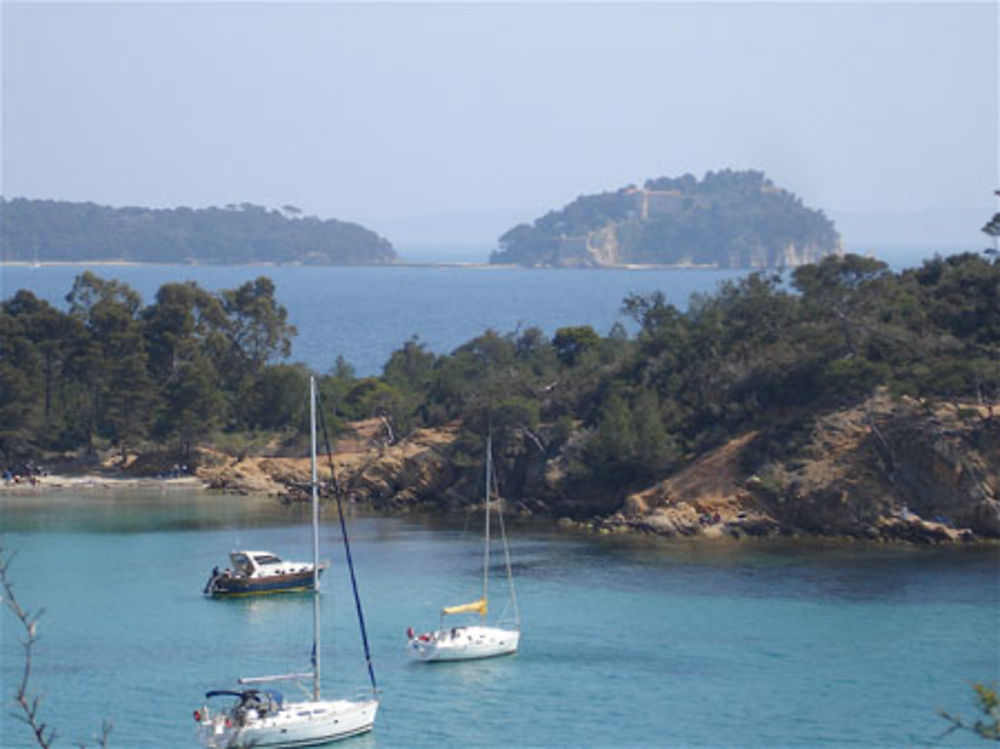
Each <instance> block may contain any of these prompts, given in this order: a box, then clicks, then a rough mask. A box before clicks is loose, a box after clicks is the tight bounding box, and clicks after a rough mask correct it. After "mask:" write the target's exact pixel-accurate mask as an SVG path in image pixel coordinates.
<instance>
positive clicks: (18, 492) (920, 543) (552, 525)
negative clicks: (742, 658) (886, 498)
mask: <svg viewBox="0 0 1000 749" xmlns="http://www.w3.org/2000/svg"><path fill="white" fill-rule="evenodd" d="M208 473H209V472H203V473H202V474H201V475H198V474H196V475H188V476H179V477H154V476H113V475H108V474H107V473H94V472H87V473H78V474H77V473H73V474H68V473H54V474H49V475H45V476H39V477H36V480H35V483H30V482H28V481H27V480H22V481H20V482H19V483H14V482H13V481H3V482H0V503H2V502H3V501H4V499H5V498H10V499H14V498H18V499H24V498H26V497H31V496H35V497H40V496H57V495H60V494H63V493H64V492H71V491H76V492H82V493H85V494H86V495H88V496H99V495H101V494H103V493H107V494H108V495H109V496H111V495H113V494H116V493H118V492H123V491H128V490H136V489H147V490H148V489H158V490H160V491H161V492H164V493H166V492H172V491H177V492H182V491H183V492H196V493H204V494H206V495H207V494H212V495H215V496H218V497H219V498H229V499H231V500H233V501H239V500H240V499H242V498H244V497H254V498H258V499H260V498H269V499H271V500H272V501H274V502H275V503H281V504H290V503H294V502H296V501H297V499H296V498H295V496H294V490H295V489H296V488H297V485H298V482H297V481H295V480H293V479H292V478H290V477H288V476H286V477H285V480H286V481H287V482H288V483H287V484H286V485H285V491H280V490H279V491H276V490H275V489H274V487H273V486H272V487H270V488H265V487H264V486H262V485H260V484H258V483H256V482H254V481H250V482H248V484H247V486H236V485H232V484H229V483H228V482H227V481H225V480H220V475H219V474H217V473H216V474H214V475H211V476H210V475H207V474H208ZM358 506H359V507H360V509H361V510H362V511H364V512H366V513H371V514H372V515H374V516H382V517H394V516H395V517H401V516H408V515H412V516H416V515H421V516H422V515H427V516H432V517H435V518H437V519H439V520H440V521H441V522H445V523H447V522H449V521H454V522H458V520H460V519H464V518H466V516H467V513H468V508H467V507H465V508H455V507H450V506H448V507H441V506H440V505H432V504H425V503H417V504H414V503H405V504H396V503H393V502H389V503H374V502H372V501H362V502H360V503H359V504H358ZM514 515H516V516H517V517H518V518H519V520H520V521H521V522H532V523H538V524H540V525H541V526H545V527H547V528H549V529H551V530H554V531H556V532H559V533H576V534H582V535H584V536H589V537H594V538H597V537H610V536H614V537H619V538H622V539H627V538H631V539H635V540H636V541H640V540H643V539H645V540H648V541H656V540H660V541H674V542H683V543H691V544H718V543H724V544H725V543H731V544H743V543H748V542H752V543H763V544H768V543H776V544H787V543H796V544H805V545H809V546H812V545H815V546H818V547H829V546H831V545H843V544H849V545H859V544H860V545H866V546H871V547H873V548H886V549H891V548H901V547H926V548H940V547H945V548H953V549H958V548H963V549H964V548H976V547H982V548H991V547H998V546H1000V541H998V540H996V539H992V538H987V537H982V536H977V535H975V534H972V533H971V532H969V531H968V530H967V529H954V528H949V527H946V526H944V525H942V524H940V523H936V522H933V521H929V520H924V519H923V518H920V517H918V516H916V515H914V514H912V513H910V514H909V515H908V516H906V517H896V518H887V519H886V522H885V525H886V528H887V529H889V528H890V527H891V529H892V532H891V533H888V534H887V535H885V536H882V537H879V538H873V537H870V536H867V537H866V536H858V535H851V534H847V533H833V534H827V533H813V532H808V531H804V530H802V529H795V530H789V529H786V530H785V531H783V532H779V533H760V532H759V529H758V528H757V527H756V525H757V523H758V521H759V518H738V517H736V516H727V517H724V518H721V519H717V520H716V522H714V523H710V524H708V525H706V526H704V527H703V528H701V529H700V532H697V533H672V532H668V533H663V532H658V529H656V528H655V527H653V525H650V524H648V523H640V524H631V523H628V522H624V518H623V517H622V515H621V514H620V513H617V514H615V515H613V516H611V517H608V518H603V519H598V518H593V519H590V520H573V519H570V518H568V517H554V516H550V515H545V514H537V513H532V512H527V511H525V510H524V508H523V507H522V508H520V511H517V510H515V511H514ZM511 520H512V521H513V518H512V519H511Z"/></svg>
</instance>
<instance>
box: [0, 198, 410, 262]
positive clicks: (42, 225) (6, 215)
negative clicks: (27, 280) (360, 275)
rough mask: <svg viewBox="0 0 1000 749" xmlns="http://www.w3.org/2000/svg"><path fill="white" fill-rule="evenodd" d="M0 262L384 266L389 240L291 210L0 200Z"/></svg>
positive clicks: (389, 257)
mask: <svg viewBox="0 0 1000 749" xmlns="http://www.w3.org/2000/svg"><path fill="white" fill-rule="evenodd" d="M0 217H2V221H3V227H4V229H3V232H2V233H0V260H2V261H3V262H30V263H40V262H92V261H121V262H133V263H167V264H172V263H180V264H184V263H189V264H199V265H240V264H299V265H386V264H391V263H394V262H396V260H397V257H396V252H395V250H394V249H393V247H392V245H391V244H390V243H389V241H388V240H386V239H384V238H382V237H380V236H379V235H378V234H376V233H375V232H373V231H371V230H369V229H366V228H365V227H363V226H359V225H358V224H353V223H348V222H345V221H338V220H336V219H326V220H323V219H319V218H316V217H314V216H306V215H303V213H302V211H300V210H299V209H298V208H296V207H295V206H292V205H286V206H282V208H281V209H280V210H279V209H272V210H269V209H267V208H263V207H261V206H257V205H253V204H251V203H241V204H239V205H227V206H225V207H224V208H185V207H180V208H174V209H152V208H136V207H128V208H111V207H107V206H101V205H97V204H95V203H72V202H66V201H57V200H28V199H26V198H14V199H11V200H6V199H3V198H0Z"/></svg>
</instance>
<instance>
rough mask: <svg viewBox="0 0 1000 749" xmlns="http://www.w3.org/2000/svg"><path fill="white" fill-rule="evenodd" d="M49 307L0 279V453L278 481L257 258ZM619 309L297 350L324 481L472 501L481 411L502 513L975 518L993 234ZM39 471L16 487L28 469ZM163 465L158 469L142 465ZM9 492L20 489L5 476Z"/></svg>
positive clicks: (614, 525)
mask: <svg viewBox="0 0 1000 749" xmlns="http://www.w3.org/2000/svg"><path fill="white" fill-rule="evenodd" d="M66 299H67V303H68V311H62V310H59V309H57V308H55V307H53V306H52V305H50V304H48V303H47V302H44V301H42V300H39V299H38V298H37V297H35V296H34V294H32V293H31V292H30V291H28V290H23V289H22V290H20V291H18V292H17V293H16V294H14V295H13V296H12V297H10V298H9V299H5V300H3V301H2V302H0V334H2V335H0V347H2V350H0V467H7V468H9V469H11V473H23V474H27V473H30V471H28V472H25V471H19V470H17V467H18V466H24V465H29V466H30V465H31V464H34V465H39V464H42V465H46V466H47V467H48V468H49V470H50V471H51V472H52V473H54V474H61V470H60V468H61V466H60V465H58V464H57V463H55V462H53V461H54V459H55V457H56V456H66V457H67V458H71V459H74V460H75V463H73V462H70V463H68V464H69V465H74V466H75V470H77V471H79V472H81V473H83V474H84V475H86V474H87V473H88V472H89V473H91V474H94V475H93V476H91V477H90V478H84V479H83V480H82V482H77V483H76V484H75V485H77V486H79V485H82V484H86V483H87V482H90V485H92V486H100V485H101V482H104V483H105V484H107V485H109V486H111V485H115V486H121V485H122V484H121V483H119V480H123V479H122V477H127V478H128V479H129V480H148V477H151V476H164V475H177V474H178V473H180V474H185V475H186V474H188V473H193V475H194V476H196V477H197V479H198V480H200V481H204V482H205V483H207V484H208V485H209V486H210V487H212V488H214V489H218V490H223V491H230V492H237V493H242V492H255V493H257V492H263V493H265V494H274V495H277V496H281V497H283V498H284V499H285V500H287V501H295V499H296V497H297V496H298V494H299V493H300V490H301V487H302V486H304V485H305V484H306V483H307V481H306V478H305V468H304V463H303V460H304V459H303V458H302V457H301V456H304V455H305V454H306V444H305V439H306V438H305V435H306V434H307V429H306V425H307V424H308V415H307V410H306V407H305V395H304V394H305V392H306V383H307V382H308V378H309V376H310V374H312V373H311V372H310V371H309V369H308V368H307V367H306V366H305V365H303V364H296V363H287V360H288V359H289V358H290V357H291V354H292V341H293V339H294V338H295V336H296V330H295V328H294V326H292V325H290V324H289V322H288V320H287V311H286V310H285V308H284V307H282V306H281V305H280V304H278V302H277V301H276V288H275V285H274V283H273V282H272V281H271V280H270V279H268V278H267V277H265V276H262V277H259V278H257V279H256V280H253V281H248V282H246V283H244V284H242V285H241V286H239V287H238V288H235V289H223V290H219V291H214V292H210V291H207V290H205V289H203V288H201V287H200V286H198V284H196V283H194V282H190V281H189V282H185V283H167V284H164V285H163V286H162V287H161V288H160V289H159V291H158V292H157V294H156V296H155V299H154V300H152V301H151V302H149V303H144V301H143V300H142V298H141V296H140V295H139V294H138V293H137V292H135V291H134V290H133V289H131V288H130V287H129V286H128V285H127V284H125V283H122V282H120V281H117V280H113V279H111V280H108V279H104V278H101V277H99V276H97V275H95V274H94V273H93V272H91V271H85V272H83V273H81V274H80V275H78V276H77V277H76V279H75V281H74V283H73V286H72V288H71V289H70V290H69V293H68V294H67V297H66ZM622 309H623V312H624V313H625V314H627V315H628V316H630V317H631V318H632V319H633V320H634V321H635V323H636V328H637V332H635V333H634V334H630V333H629V332H628V331H626V329H625V328H624V326H621V325H616V326H615V327H613V328H612V329H611V330H610V331H608V332H607V334H605V335H601V334H599V333H598V332H597V331H595V330H594V329H593V328H591V327H589V326H568V327H564V328H560V329H559V330H557V331H556V332H555V334H554V335H552V336H549V335H547V334H545V333H543V332H542V331H541V330H539V329H537V328H525V329H518V330H516V331H514V332H510V333H501V332H497V331H493V330H488V331H485V332H484V333H483V334H482V335H480V336H477V337H476V338H474V339H472V340H470V341H468V342H466V343H464V344H462V345H461V346H459V347H458V348H456V349H455V350H454V351H452V352H451V353H449V354H440V355H439V354H435V353H433V352H431V351H429V350H428V349H427V348H426V346H425V345H424V344H423V343H421V342H420V341H419V339H417V338H413V339H411V340H409V341H407V342H406V343H405V344H403V346H401V347H400V348H399V349H397V350H396V351H394V352H393V353H392V355H391V356H390V357H389V359H388V360H387V361H386V362H385V365H384V366H383V368H382V372H381V374H380V375H378V376H370V377H358V376H356V375H355V373H354V370H353V368H352V367H351V365H350V363H349V362H347V361H345V360H343V358H338V359H337V361H335V362H331V367H330V368H329V370H328V373H327V374H321V375H319V376H318V378H317V379H318V384H319V391H320V402H321V408H320V411H321V414H322V417H323V421H324V422H325V424H327V425H328V426H329V433H330V437H331V440H333V441H335V442H336V447H335V448H334V449H333V451H332V452H333V454H334V460H335V462H336V465H337V471H336V482H337V485H338V486H339V488H340V490H341V491H342V492H343V493H344V495H345V496H346V497H348V498H349V499H350V500H351V501H353V502H355V503H356V504H358V505H359V506H367V507H371V508H372V509H373V510H375V511H379V512H386V513H394V512H414V511H416V512H424V511H427V512H443V513H447V512H455V511H459V510H465V509H467V508H468V507H470V506H471V505H474V504H475V503H476V501H477V500H476V499H475V498H476V497H477V496H478V495H479V491H478V489H479V486H478V484H479V481H480V476H481V465H482V460H483V450H484V446H485V443H486V438H487V436H488V435H491V436H492V439H493V444H494V446H495V452H494V465H495V468H496V477H497V480H498V484H499V487H498V488H499V492H498V494H499V496H500V497H502V498H503V500H504V501H505V502H506V503H507V506H508V508H509V510H510V511H511V512H512V513H517V514H523V515H530V516H535V517H543V518H549V519H551V520H553V521H555V522H559V523H561V524H564V525H567V526H570V527H584V528H590V529H592V530H595V531H598V532H607V533H617V532H633V533H646V534H654V535H660V536H679V537H709V538H710V537H731V536H735V537H748V536H750V537H787V536H802V537H829V538H837V537H851V538H857V539H867V540H872V541H909V542H914V543H949V542H956V541H958V542H967V541H972V540H979V539H998V538H1000V315H998V314H997V310H998V309H1000V260H998V256H997V254H996V253H995V252H993V251H989V252H984V253H981V254H979V253H963V254H957V255H952V256H949V257H947V258H942V257H935V258H933V259H931V260H928V261H925V262H924V264H923V265H922V266H921V267H919V268H915V269H909V270H904V271H900V272H892V271H890V270H889V269H888V267H887V266H886V265H885V264H884V263H881V262H880V261H877V260H875V259H872V258H864V257H860V256H857V255H846V256H838V255H830V256H827V257H824V258H823V260H822V261H820V262H818V263H816V264H813V265H805V266H801V267H798V268H796V269H795V270H794V271H793V272H791V274H790V277H789V278H783V277H781V276H779V275H775V274H768V273H764V272H757V273H751V274H750V275H748V276H747V277H745V278H740V279H735V280H729V281H724V282H722V283H721V284H720V285H719V286H718V288H717V291H715V292H714V293H710V294H701V295H695V297H693V298H692V300H691V302H690V304H689V305H688V308H687V310H686V311H681V310H679V309H677V308H676V307H674V306H672V305H670V304H668V303H667V302H666V299H665V297H664V296H663V295H662V294H659V293H655V292H654V293H652V294H648V295H630V296H628V297H627V298H626V299H624V300H623V306H622ZM47 479H48V477H43V481H42V484H41V485H42V486H46V485H48V484H50V483H54V481H55V479H53V482H49V481H48V480H47ZM168 480H169V479H168ZM11 491H22V490H21V489H19V488H17V489H11Z"/></svg>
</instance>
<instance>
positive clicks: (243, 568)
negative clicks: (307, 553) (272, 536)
mask: <svg viewBox="0 0 1000 749" xmlns="http://www.w3.org/2000/svg"><path fill="white" fill-rule="evenodd" d="M229 562H230V565H231V566H230V567H227V568H226V569H224V570H220V569H219V568H218V567H216V568H215V569H213V570H212V574H211V575H210V576H209V578H208V582H207V583H205V588H204V590H203V592H204V593H205V595H207V596H213V597H222V596H246V595H256V594H264V593H294V592H299V591H305V590H312V588H313V563H312V562H291V561H286V560H283V559H281V557H279V556H278V555H277V554H274V553H272V552H270V551H254V550H249V549H241V550H237V551H231V552H229ZM318 569H319V573H320V574H322V573H323V570H324V569H326V564H323V563H320V564H319V568H318Z"/></svg>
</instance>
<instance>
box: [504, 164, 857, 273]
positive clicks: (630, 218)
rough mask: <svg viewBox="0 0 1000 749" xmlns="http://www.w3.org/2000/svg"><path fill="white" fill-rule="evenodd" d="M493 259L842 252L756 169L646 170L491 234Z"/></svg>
mask: <svg viewBox="0 0 1000 749" xmlns="http://www.w3.org/2000/svg"><path fill="white" fill-rule="evenodd" d="M499 244H500V248H499V249H498V250H496V251H495V252H493V253H492V255H491V256H490V261H491V262H494V263H515V264H518V265H526V266H535V267H537V266H543V267H609V266H612V267H614V266H627V265H671V266H681V267H685V266H687V267H713V268H787V267H796V266H799V265H806V264H808V263H813V262H817V261H818V260H821V259H822V258H823V257H825V256H827V255H831V254H840V253H841V252H842V248H841V241H840V235H839V234H838V233H837V231H836V229H835V228H834V225H833V222H832V221H831V220H830V219H829V218H827V217H826V216H825V215H824V214H823V212H822V211H820V210H815V209H812V208H807V207H806V206H804V205H803V204H802V201H801V199H799V198H798V197H796V196H795V195H793V194H792V193H791V192H789V191H787V190H784V189H782V188H780V187H777V186H776V185H775V184H774V183H773V182H771V180H769V179H767V178H766V177H765V176H764V173H763V172H759V171H732V170H729V169H725V170H722V171H719V172H708V173H707V174H706V175H705V177H704V179H702V180H700V181H699V180H698V179H696V178H695V177H694V176H692V175H690V174H685V175H684V176H682V177H678V178H670V177H660V178H659V179H652V180H647V181H646V182H645V184H644V185H643V186H642V187H637V186H636V185H628V186H626V187H623V188H621V189H619V190H617V191H616V192H606V193H601V194H599V195H583V196H580V197H579V198H577V199H576V200H574V201H573V202H572V203H570V204H569V205H567V206H565V207H564V208H563V209H562V210H559V211H550V212H549V213H546V214H545V215H544V216H542V217H541V218H539V219H536V220H535V222H534V223H533V224H521V225H519V226H516V227H514V228H513V229H511V230H510V231H508V232H506V233H505V234H503V235H502V236H501V237H500V240H499Z"/></svg>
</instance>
